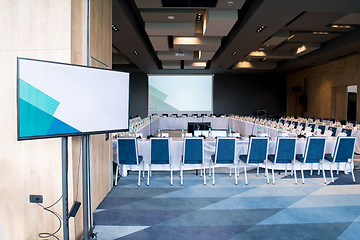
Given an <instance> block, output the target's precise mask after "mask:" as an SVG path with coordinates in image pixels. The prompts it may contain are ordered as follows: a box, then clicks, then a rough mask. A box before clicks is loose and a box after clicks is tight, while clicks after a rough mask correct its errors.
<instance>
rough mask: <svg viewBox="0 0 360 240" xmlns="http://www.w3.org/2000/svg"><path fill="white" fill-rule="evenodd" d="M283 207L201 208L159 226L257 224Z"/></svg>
mask: <svg viewBox="0 0 360 240" xmlns="http://www.w3.org/2000/svg"><path fill="white" fill-rule="evenodd" d="M279 211H281V209H251V210H247V209H246V210H236V209H234V210H201V211H192V212H189V213H186V214H183V215H181V216H179V217H175V218H172V219H170V220H167V221H164V222H162V223H159V224H158V226H236V225H255V224H257V223H258V222H260V221H262V220H264V219H266V218H268V217H270V216H272V215H274V214H276V213H277V212H279Z"/></svg>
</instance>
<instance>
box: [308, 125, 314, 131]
mask: <svg viewBox="0 0 360 240" xmlns="http://www.w3.org/2000/svg"><path fill="white" fill-rule="evenodd" d="M308 127H310V128H311V132H314V130H315V124H309V125H308Z"/></svg>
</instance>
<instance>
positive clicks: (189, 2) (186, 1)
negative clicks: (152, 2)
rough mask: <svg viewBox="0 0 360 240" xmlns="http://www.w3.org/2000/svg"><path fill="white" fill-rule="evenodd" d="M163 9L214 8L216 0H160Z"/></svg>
mask: <svg viewBox="0 0 360 240" xmlns="http://www.w3.org/2000/svg"><path fill="white" fill-rule="evenodd" d="M161 2H162V5H163V7H197V8H198V7H199V8H214V7H216V4H217V0H162V1H161Z"/></svg>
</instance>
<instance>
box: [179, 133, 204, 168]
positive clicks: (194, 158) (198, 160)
mask: <svg viewBox="0 0 360 240" xmlns="http://www.w3.org/2000/svg"><path fill="white" fill-rule="evenodd" d="M183 156H184V157H183V163H184V164H202V163H203V162H204V138H201V137H194V138H193V137H191V138H185V139H184V155H183Z"/></svg>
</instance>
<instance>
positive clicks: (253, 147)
mask: <svg viewBox="0 0 360 240" xmlns="http://www.w3.org/2000/svg"><path fill="white" fill-rule="evenodd" d="M268 143H269V138H267V137H252V138H250V143H249V147H248V154H247V160H246V163H247V164H251V163H263V162H264V160H266V158H267V155H268Z"/></svg>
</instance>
